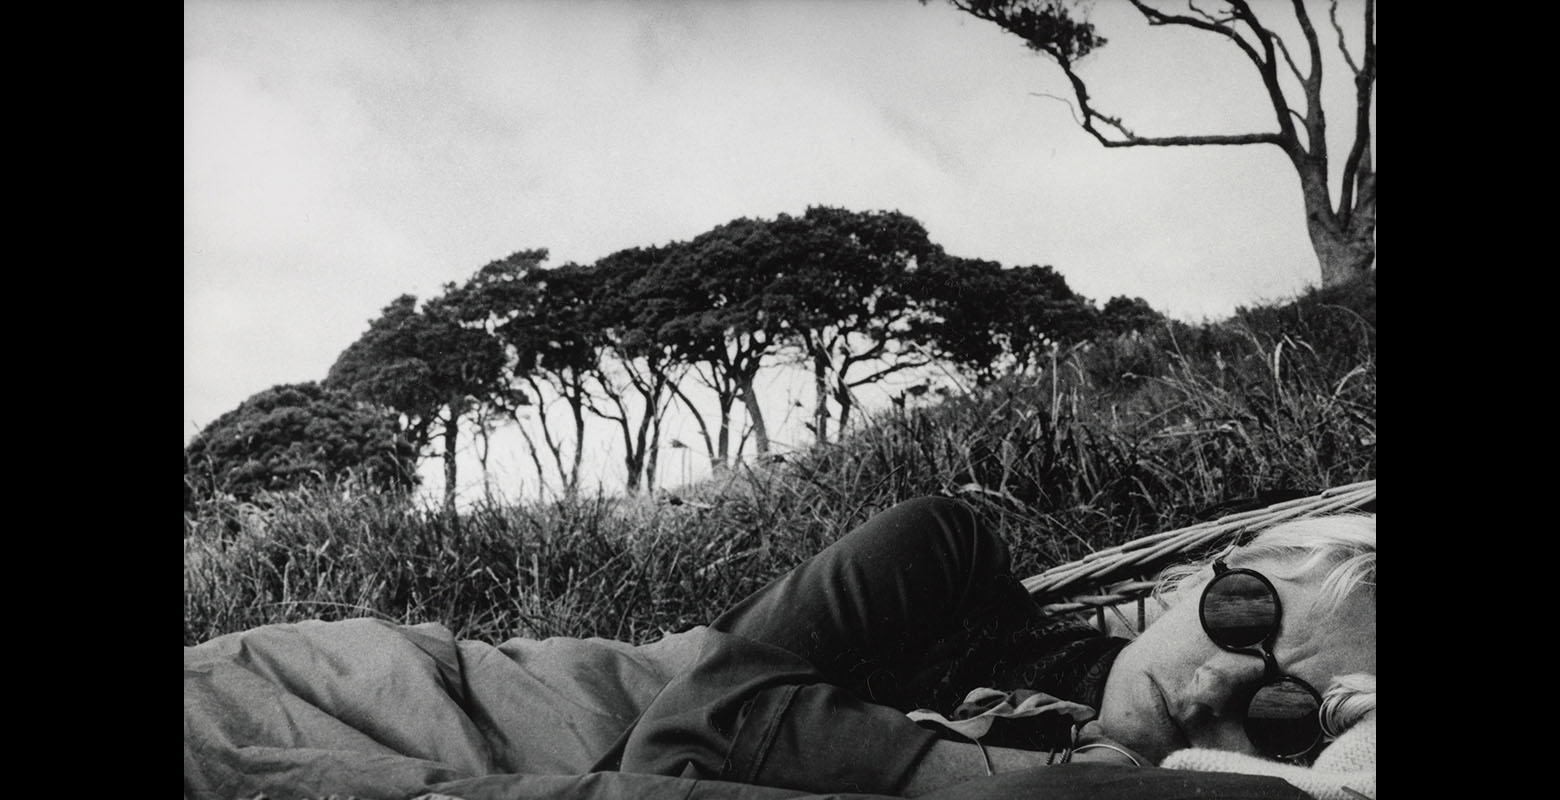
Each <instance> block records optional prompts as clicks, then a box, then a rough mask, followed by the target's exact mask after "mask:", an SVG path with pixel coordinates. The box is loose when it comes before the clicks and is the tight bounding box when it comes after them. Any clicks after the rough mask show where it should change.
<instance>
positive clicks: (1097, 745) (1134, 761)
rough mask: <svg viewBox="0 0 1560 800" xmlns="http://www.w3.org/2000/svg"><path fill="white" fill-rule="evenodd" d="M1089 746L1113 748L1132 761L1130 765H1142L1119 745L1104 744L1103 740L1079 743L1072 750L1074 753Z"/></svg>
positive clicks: (1080, 751)
mask: <svg viewBox="0 0 1560 800" xmlns="http://www.w3.org/2000/svg"><path fill="white" fill-rule="evenodd" d="M1091 747H1103V748H1105V749H1106V750H1115V751H1116V752H1118V753H1120V754H1122V755H1124V756H1126V757H1127V760H1128V761H1131V762H1132V766H1134V767H1141V766H1143V765H1142V764H1139V763H1138V760H1137V759H1136V758H1134V757H1133V755H1132V754H1131V753H1128V752H1127V751H1125V750H1123V749H1121V748H1119V747H1117V746H1115V745H1113V744H1106V743H1105V742H1092V743H1090V744H1081V745H1078V746H1077V747H1075V748H1073V752H1074V753H1082V752H1083V751H1085V750H1087V749H1089V748H1091Z"/></svg>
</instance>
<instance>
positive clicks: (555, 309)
mask: <svg viewBox="0 0 1560 800" xmlns="http://www.w3.org/2000/svg"><path fill="white" fill-rule="evenodd" d="M547 255H548V254H547V250H545V249H534V250H521V251H519V252H516V253H513V254H511V255H509V256H507V257H505V258H502V259H498V260H496V261H493V262H491V263H489V264H487V265H486V266H484V267H483V268H482V269H480V270H478V271H477V273H476V274H475V275H473V276H472V277H471V279H470V280H468V281H467V282H466V283H465V284H463V285H462V286H461V287H460V289H459V290H457V291H456V292H452V293H451V295H452V296H453V297H456V298H458V302H459V305H460V307H461V309H462V315H463V316H465V317H466V318H467V319H469V320H473V321H479V322H480V323H481V324H483V325H484V326H485V327H486V328H487V329H488V330H489V331H490V332H491V333H492V334H493V335H494V336H495V337H497V339H498V340H499V342H501V343H502V344H503V346H504V347H505V349H506V354H507V360H506V364H505V378H504V379H505V381H506V382H507V383H508V384H509V391H507V392H500V393H498V394H497V395H495V396H494V398H493V404H494V408H495V410H496V411H499V412H501V413H503V414H505V415H506V416H507V417H508V418H509V419H510V420H512V421H514V422H515V423H516V425H517V426H518V427H519V431H520V434H521V436H522V437H523V438H524V439H525V441H526V445H527V449H528V450H529V452H530V456H531V461H532V464H533V465H534V466H535V467H536V470H537V475H538V476H539V478H541V479H542V481H543V483H545V477H544V476H545V475H546V473H547V469H546V467H545V466H544V464H543V462H542V457H541V455H540V448H539V446H538V445H537V442H536V438H535V437H534V436H533V434H532V432H531V430H530V428H529V427H528V426H526V425H524V424H522V423H521V419H520V412H521V410H522V409H526V408H530V409H533V410H534V411H535V414H536V419H537V422H538V427H539V428H540V437H541V440H542V445H541V446H542V447H545V449H546V450H547V453H548V456H549V460H550V461H551V463H552V468H553V469H554V470H555V471H556V472H557V473H558V477H559V481H560V483H561V485H562V489H563V494H564V495H565V496H570V497H572V496H574V495H575V494H576V493H577V492H578V489H579V479H580V465H581V463H582V459H583V454H584V444H585V413H586V405H587V402H588V400H589V398H590V390H589V382H590V376H591V375H592V374H593V373H594V371H595V369H596V367H597V362H598V349H599V347H600V343H601V339H602V337H601V334H600V332H599V331H598V330H597V329H596V320H595V319H594V318H593V315H594V314H595V310H594V308H593V294H594V292H595V290H596V280H595V274H594V271H593V270H591V269H590V268H588V267H583V266H580V265H578V264H574V263H572V262H571V263H568V264H564V265H561V266H558V267H553V268H546V267H544V266H543V264H544V262H545V261H546V260H547ZM558 402H561V403H563V405H564V407H565V409H566V411H567V413H568V426H569V430H570V431H571V432H572V436H566V435H563V434H562V433H561V432H560V431H558V430H555V425H554V419H553V418H552V417H550V416H549V414H550V413H551V409H552V406H553V405H554V404H555V403H558Z"/></svg>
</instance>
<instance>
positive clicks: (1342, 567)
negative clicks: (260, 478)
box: [184, 498, 1376, 800]
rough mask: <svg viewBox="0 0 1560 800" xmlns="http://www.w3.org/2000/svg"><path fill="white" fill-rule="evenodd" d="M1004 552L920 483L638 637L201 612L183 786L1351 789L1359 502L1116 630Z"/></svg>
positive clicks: (1274, 794) (1197, 572)
mask: <svg viewBox="0 0 1560 800" xmlns="http://www.w3.org/2000/svg"><path fill="white" fill-rule="evenodd" d="M1009 567H1010V565H1009V557H1008V553H1007V550H1006V548H1005V546H1004V545H1003V543H1002V542H1001V541H1000V540H999V539H998V538H997V537H996V536H995V535H993V534H992V533H991V532H990V531H988V530H987V529H986V528H985V527H984V526H983V525H982V524H981V523H980V522H979V520H978V519H977V518H976V517H975V515H974V513H973V512H972V511H971V510H970V509H969V508H968V507H966V506H964V505H963V504H961V503H958V502H957V501H953V500H947V499H941V498H922V499H917V500H911V501H907V502H904V503H901V504H899V505H897V506H894V507H893V508H890V509H888V510H887V511H884V512H882V513H880V514H878V515H877V516H875V517H873V518H872V519H870V520H868V521H867V522H866V523H864V524H862V525H861V526H860V527H858V528H856V529H855V530H853V531H851V532H850V533H848V534H846V535H845V536H843V537H841V538H840V539H839V540H838V541H836V542H835V543H834V544H832V545H830V546H829V547H827V548H825V549H824V550H823V551H822V552H820V553H818V554H817V555H816V556H814V557H812V558H811V559H809V560H807V561H805V562H803V563H802V564H800V565H799V566H797V567H796V568H795V569H793V570H791V571H790V572H789V573H787V574H785V575H783V576H781V577H780V578H778V579H777V580H775V581H774V582H773V583H771V584H770V585H768V586H766V587H764V588H763V589H761V590H759V591H758V592H756V593H754V594H753V595H751V596H750V597H748V598H746V599H745V600H743V601H742V602H741V603H739V604H738V605H736V606H735V607H733V608H731V609H729V610H727V611H726V612H725V613H723V614H721V615H720V616H718V617H717V618H716V619H715V620H714V621H713V622H712V623H710V625H708V626H707V627H703V626H701V627H698V628H695V629H693V630H691V631H687V632H683V633H678V634H672V635H669V636H667V637H666V638H664V639H663V640H661V641H659V642H656V643H654V644H649V645H643V646H638V647H633V646H629V645H627V644H623V643H618V642H609V641H606V640H601V639H567V638H556V639H547V640H542V641H536V640H525V639H515V640H511V641H509V642H505V643H503V644H500V645H498V646H493V645H488V644H484V643H480V642H473V641H466V640H461V641H456V640H454V639H453V638H451V636H450V634H449V632H448V630H446V629H445V628H443V627H442V626H439V625H434V624H424V625H416V626H402V625H393V624H389V623H385V622H380V621H375V620H348V621H341V622H329V623H327V622H306V623H298V624H292V625H271V626H262V627H260V628H256V629H253V630H250V631H245V632H242V633H235V634H230V635H227V636H222V637H218V638H216V639H213V640H211V641H209V642H206V643H203V644H201V645H198V646H196V647H187V648H185V702H184V708H185V768H184V776H185V777H184V780H185V794H186V797H198V798H206V797H223V798H231V797H246V798H247V797H255V796H256V795H260V794H264V795H266V796H267V797H270V798H274V799H275V800H281V798H292V797H325V796H328V795H338V796H351V797H416V796H429V797H461V798H469V800H478V799H479V798H489V797H492V798H499V797H503V798H514V797H537V798H618V797H622V798H662V797H665V798H678V800H682V798H691V797H700V798H725V797H733V798H737V797H740V798H759V799H761V800H762V799H764V798H804V797H805V798H823V797H845V796H850V797H858V798H860V797H929V798H937V799H940V800H947V799H949V798H1001V797H1024V798H1035V797H1043V798H1049V799H1051V800H1056V799H1059V798H1085V797H1088V798H1176V797H1199V798H1297V799H1298V800H1305V798H1307V797H1324V798H1331V797H1340V798H1356V797H1360V796H1365V797H1374V794H1375V772H1374V677H1373V676H1374V674H1375V670H1376V594H1375V582H1376V527H1375V517H1374V515H1373V514H1372V515H1339V516H1333V517H1323V518H1315V519H1308V520H1298V521H1291V522H1287V523H1283V524H1281V525H1278V526H1275V527H1273V528H1270V529H1268V530H1266V531H1264V532H1262V533H1261V534H1260V535H1258V536H1257V537H1256V538H1255V539H1253V540H1252V541H1251V542H1249V543H1247V544H1245V545H1244V546H1241V547H1238V548H1235V549H1233V550H1230V551H1227V552H1225V553H1223V554H1222V555H1221V556H1220V557H1218V558H1215V559H1213V560H1212V561H1210V562H1209V563H1206V564H1196V565H1188V566H1187V567H1185V568H1183V569H1179V570H1172V571H1170V572H1169V573H1168V574H1167V576H1166V578H1165V582H1164V584H1163V585H1162V586H1161V593H1160V596H1161V598H1162V599H1164V600H1165V601H1166V602H1167V603H1168V607H1167V608H1166V610H1165V611H1164V612H1163V613H1162V614H1160V615H1159V616H1158V617H1157V618H1156V619H1155V620H1154V621H1153V622H1152V623H1151V624H1150V625H1149V626H1148V627H1147V628H1146V629H1145V630H1144V631H1143V633H1142V634H1140V635H1138V636H1137V637H1136V638H1133V639H1131V640H1128V639H1123V638H1118V637H1114V636H1108V635H1106V634H1104V633H1102V632H1100V631H1099V630H1097V629H1095V628H1093V627H1092V626H1089V625H1088V624H1086V623H1084V622H1082V621H1079V620H1076V619H1074V618H1060V617H1049V616H1047V615H1046V614H1044V613H1043V612H1042V611H1041V610H1040V609H1039V608H1038V607H1037V606H1036V605H1035V603H1034V602H1033V601H1032V600H1031V599H1030V597H1029V595H1028V594H1027V593H1026V592H1025V591H1024V589H1023V587H1022V585H1021V584H1020V583H1019V581H1018V580H1016V579H1015V578H1014V577H1013V576H1012V575H1011V574H1010V573H1009ZM1324 693H1326V700H1325V702H1324ZM1357 719H1363V720H1364V722H1363V723H1362V724H1358V725H1355V726H1354V727H1353V728H1350V727H1349V725H1350V723H1351V722H1353V721H1354V720H1357ZM1324 721H1325V722H1326V725H1324ZM1334 739H1337V741H1336V742H1334V741H1333V740H1334ZM1302 790H1304V791H1302Z"/></svg>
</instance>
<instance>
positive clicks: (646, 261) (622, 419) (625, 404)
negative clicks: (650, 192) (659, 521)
mask: <svg viewBox="0 0 1560 800" xmlns="http://www.w3.org/2000/svg"><path fill="white" fill-rule="evenodd" d="M674 248H675V245H668V246H664V247H632V248H628V249H625V250H619V251H617V252H615V253H611V254H609V255H607V256H605V257H603V258H601V259H598V260H597V261H596V263H595V264H594V265H593V266H592V268H591V271H590V275H589V276H588V279H589V280H590V281H591V282H592V284H593V287H594V288H593V289H592V291H591V294H590V295H589V296H590V298H591V301H592V302H591V308H592V313H591V314H590V316H589V326H590V330H591V331H593V332H594V333H595V334H597V335H599V336H600V337H601V339H600V343H601V350H600V355H601V357H600V358H599V359H598V360H597V361H596V363H595V364H594V365H593V366H592V367H591V369H590V372H591V377H592V379H593V382H594V383H595V385H596V391H595V392H592V393H591V394H590V395H589V396H588V399H587V401H586V402H587V407H588V408H589V409H590V411H591V413H592V414H594V415H596V416H598V417H600V418H602V419H604V420H607V421H609V422H612V423H614V424H616V425H617V427H618V431H619V433H620V435H621V436H622V440H623V466H624V469H625V470H626V471H627V479H626V481H625V488H626V489H627V490H628V492H629V493H630V494H633V493H637V492H638V491H639V490H640V489H641V488H644V489H647V490H651V489H654V488H655V475H656V467H657V463H658V461H659V458H660V452H661V424H662V422H663V421H664V419H665V416H666V408H667V405H668V403H669V402H670V398H671V392H672V388H673V387H674V386H676V385H677V383H678V381H679V380H680V378H681V373H682V369H683V367H682V363H681V362H680V361H679V360H678V358H677V357H676V354H675V351H674V348H673V347H672V345H670V344H668V343H667V342H665V341H664V340H663V339H662V338H661V337H659V336H658V331H657V326H656V324H655V322H656V320H658V319H660V312H658V311H657V300H656V298H657V291H656V289H655V285H656V280H655V278H654V277H653V276H654V275H655V273H656V271H657V268H658V266H659V265H660V264H661V263H662V262H664V261H665V260H666V259H667V258H668V257H669V256H670V255H671V253H672V251H673V249H674Z"/></svg>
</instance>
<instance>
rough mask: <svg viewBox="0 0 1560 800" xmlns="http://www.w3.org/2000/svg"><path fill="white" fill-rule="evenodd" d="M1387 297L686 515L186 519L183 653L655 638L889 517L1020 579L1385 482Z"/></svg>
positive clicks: (1074, 363)
mask: <svg viewBox="0 0 1560 800" xmlns="http://www.w3.org/2000/svg"><path fill="white" fill-rule="evenodd" d="M1375 345H1376V334H1375V283H1374V277H1373V276H1372V278H1371V279H1370V281H1369V282H1368V283H1365V284H1361V285H1359V286H1355V287H1349V288H1347V289H1344V290H1337V291H1331V292H1315V293H1311V294H1308V295H1306V296H1305V297H1302V298H1300V299H1299V300H1297V301H1295V302H1293V303H1288V304H1285V305H1282V306H1272V307H1260V308H1251V309H1241V310H1240V311H1238V312H1237V313H1236V314H1235V315H1234V316H1233V317H1232V318H1231V319H1230V320H1227V321H1223V322H1219V323H1216V324H1205V325H1186V324H1180V323H1174V324H1171V325H1167V326H1165V327H1163V328H1161V329H1158V330H1154V331H1149V332H1146V333H1143V334H1134V335H1130V336H1126V337H1121V338H1117V339H1114V340H1109V341H1100V342H1095V343H1092V344H1091V345H1089V346H1087V347H1083V348H1077V349H1074V350H1072V351H1063V352H1061V353H1058V354H1057V357H1056V359H1055V364H1054V366H1053V367H1051V368H1048V369H1046V370H1045V371H1044V372H1043V373H1042V374H1040V375H1037V376H1011V377H1009V378H1008V379H1006V380H1003V381H1000V382H998V383H997V384H995V385H992V386H989V387H985V388H983V389H980V390H978V391H970V392H967V393H958V394H952V395H950V396H948V397H945V398H944V399H943V400H942V401H941V402H940V403H938V404H936V405H931V406H926V407H921V408H911V409H900V408H893V409H889V410H888V411H885V412H882V413H879V414H877V415H875V416H873V417H872V418H871V419H870V420H868V421H867V422H866V423H865V424H864V425H862V426H861V427H860V428H858V429H857V430H856V432H855V433H854V434H853V435H852V436H850V437H849V438H848V439H847V440H846V441H844V442H841V443H838V444H833V445H830V446H827V447H823V448H818V449H815V450H812V451H809V452H807V453H804V454H800V455H796V456H787V457H786V458H785V459H783V460H781V459H776V460H773V461H771V462H770V463H767V464H763V465H758V466H750V467H745V468H743V469H741V470H740V471H737V472H735V473H732V474H730V475H727V476H724V477H721V478H718V479H716V480H712V481H709V482H707V483H705V484H702V485H699V486H697V487H692V488H689V489H687V490H685V491H684V490H679V493H678V494H676V495H665V494H661V495H657V496H654V497H637V498H607V497H592V498H585V499H581V500H578V501H576V502H572V503H554V504H548V505H526V506H514V507H510V506H503V507H499V506H483V507H478V508H476V509H474V510H472V511H470V512H468V513H463V514H462V515H461V517H460V519H459V520H458V525H457V524H455V523H456V521H455V520H452V519H451V518H449V517H448V516H447V515H445V514H444V513H442V512H441V511H439V510H438V509H435V508H428V507H418V506H414V505H411V504H409V503H407V502H406V501H404V500H402V499H399V498H396V497H391V496H385V495H372V494H370V495H362V494H358V495H354V496H344V495H341V494H338V493H330V492H305V493H296V494H289V495H279V496H271V497H268V498H266V499H267V501H268V505H267V506H266V507H264V508H261V507H257V506H252V505H238V504H233V503H223V502H210V503H205V504H203V505H201V506H200V507H199V508H197V510H196V511H195V513H193V514H189V515H186V518H185V530H186V536H185V556H184V586H185V610H184V639H185V644H193V643H195V642H198V641H201V640H203V639H206V638H209V637H211V636H214V635H217V634H221V633H226V632H230V631H234V630H239V629H242V628H246V627H250V626H253V625H256V624H261V623H266V622H278V621H290V620H297V619H305V618H324V619H336V618H342V617H351V616H370V615H372V616H380V617H383V618H386V619H392V620H397V621H404V622H423V621H438V622H442V623H444V624H446V625H448V626H449V627H450V628H451V629H452V630H454V631H455V632H456V634H457V635H458V636H461V637H468V638H477V639H485V640H489V641H498V640H502V639H505V638H508V637H510V636H515V635H525V636H535V637H542V636H550V635H568V636H607V637H612V638H617V639H624V640H629V641H647V640H651V639H654V638H656V637H658V636H659V635H661V633H662V632H663V631H671V630H680V629H683V628H686V627H688V626H690V625H694V624H698V623H702V622H706V621H708V620H709V619H710V618H711V617H712V616H714V614H716V613H717V612H719V611H720V610H721V609H722V608H724V607H725V606H727V605H729V604H730V603H732V602H734V601H736V600H737V599H740V598H741V597H742V596H744V595H745V594H747V593H748V592H750V591H752V590H753V589H756V588H758V587H759V586H761V585H763V584H764V583H765V582H767V581H768V580H770V579H771V578H773V577H774V576H776V575H778V574H780V573H782V572H784V571H785V570H786V569H788V568H789V567H791V566H792V565H794V564H796V563H797V562H799V561H801V560H802V559H803V558H805V557H806V556H808V555H809V554H811V553H813V552H816V551H817V550H818V549H819V548H821V547H822V546H824V545H825V544H827V543H828V542H830V541H833V539H835V538H836V537H838V536H839V535H840V534H841V533H843V532H845V531H847V530H849V529H850V527H852V526H853V525H855V524H858V523H860V522H861V521H863V520H865V519H866V518H867V517H869V516H870V515H872V514H873V513H875V512H877V511H879V510H882V509H883V508H886V507H888V506H890V505H892V504H893V503H896V502H898V501H900V500H904V499H907V498H910V497H914V496H917V495H922V494H931V493H946V494H952V495H955V496H958V497H961V498H963V499H965V500H967V501H968V502H970V503H971V504H972V505H974V506H976V508H977V509H978V510H979V511H980V513H982V514H983V515H984V516H985V517H986V519H987V520H988V521H989V522H990V523H991V524H992V525H993V526H994V527H995V529H996V530H997V531H998V532H999V534H1000V535H1002V536H1003V537H1004V538H1005V539H1006V540H1007V541H1008V542H1009V543H1010V544H1011V545H1012V547H1013V551H1014V556H1015V559H1016V560H1017V568H1018V570H1019V572H1020V573H1021V574H1025V575H1027V574H1032V573H1035V572H1038V571H1040V570H1042V569H1044V568H1046V567H1048V566H1051V565H1053V564H1057V563H1061V562H1064V561H1068V560H1071V559H1074V558H1077V557H1079V556H1080V555H1082V554H1084V553H1087V552H1089V551H1091V550H1094V549H1098V548H1100V547H1104V546H1108V545H1111V544H1116V543H1119V542H1122V541H1126V540H1128V539H1132V538H1135V537H1138V536H1141V535H1144V534H1146V533H1151V532H1154V531H1158V530H1165V529H1168V528H1172V527H1176V526H1179V525H1183V524H1187V523H1189V522H1191V521H1192V520H1193V515H1194V514H1195V512H1196V511H1197V510H1198V509H1201V508H1205V507H1208V506H1211V505H1214V504H1217V503H1220V502H1224V501H1227V500H1230V499H1233V498H1238V497H1242V496H1247V495H1251V494H1253V493H1255V492H1257V491H1260V490H1266V489H1274V488H1294V489H1301V490H1306V491H1315V490H1320V489H1322V488H1325V487H1327V486H1333V485H1338V484H1343V483H1350V482H1354V481H1358V480H1365V479H1369V478H1374V477H1375V469H1376V446H1375V435H1376V364H1375V350H1376V346H1375Z"/></svg>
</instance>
